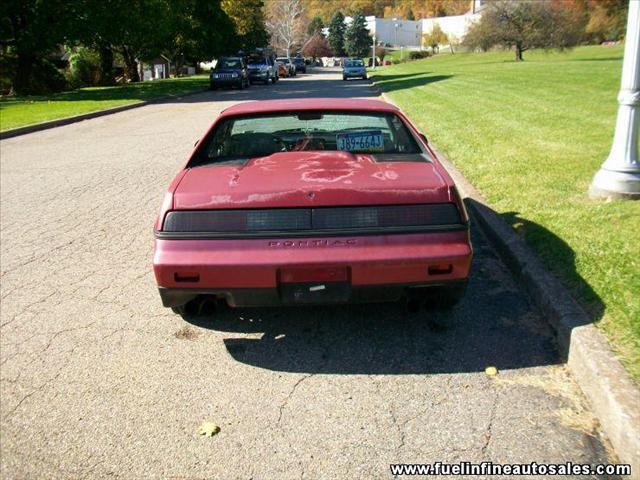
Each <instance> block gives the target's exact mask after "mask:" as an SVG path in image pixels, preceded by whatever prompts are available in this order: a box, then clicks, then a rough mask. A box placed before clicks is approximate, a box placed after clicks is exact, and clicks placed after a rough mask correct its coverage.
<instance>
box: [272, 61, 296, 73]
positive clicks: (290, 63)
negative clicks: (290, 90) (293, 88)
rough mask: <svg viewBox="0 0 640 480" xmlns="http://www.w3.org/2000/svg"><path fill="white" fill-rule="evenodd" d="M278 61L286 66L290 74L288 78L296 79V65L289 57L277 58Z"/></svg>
mask: <svg viewBox="0 0 640 480" xmlns="http://www.w3.org/2000/svg"><path fill="white" fill-rule="evenodd" d="M276 60H277V61H278V62H282V63H284V64H285V65H286V67H287V70H288V72H289V74H288V75H287V76H289V77H295V76H296V66H295V65H294V63H293V61H292V60H291V59H290V58H289V57H278V58H276Z"/></svg>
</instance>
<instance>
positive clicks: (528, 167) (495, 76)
mask: <svg viewBox="0 0 640 480" xmlns="http://www.w3.org/2000/svg"><path fill="white" fill-rule="evenodd" d="M622 55H623V48H622V47H621V46H615V47H601V46H590V47H580V48H576V49H575V50H572V51H570V52H567V53H553V52H548V53H547V52H543V51H530V52H525V61H524V62H521V63H516V62H514V61H513V56H514V55H513V53H512V52H491V53H465V54H456V55H450V54H447V53H443V54H440V55H437V56H435V57H433V58H429V59H426V60H420V61H415V62H410V63H406V64H401V65H394V66H388V67H383V68H381V69H378V70H376V72H375V74H373V72H372V74H373V75H374V79H375V80H376V82H377V84H378V85H379V86H380V88H381V89H382V90H383V91H385V92H387V93H388V94H389V95H390V97H391V98H392V99H393V100H394V101H396V102H397V103H398V104H399V105H400V106H401V107H402V109H403V110H404V111H405V112H406V113H407V114H408V115H409V116H410V117H411V118H412V119H413V120H414V121H415V122H416V123H417V124H418V125H419V127H420V128H421V129H422V130H423V131H424V133H425V134H427V136H428V137H430V139H431V140H432V141H433V143H434V144H435V145H436V146H437V148H439V149H440V150H441V151H443V152H444V153H445V154H446V155H447V156H448V157H449V158H450V159H451V160H452V161H453V162H454V163H455V164H456V166H457V167H458V168H459V169H460V170H461V171H462V172H463V173H464V174H465V176H466V177H467V178H468V179H469V180H470V181H471V182H472V183H473V184H474V185H476V187H478V189H479V190H480V191H481V192H482V193H483V194H484V195H485V197H486V198H487V200H488V202H489V204H490V206H491V207H492V208H493V209H494V210H496V211H497V212H499V213H500V214H501V215H502V217H503V218H504V219H505V220H506V221H507V222H509V223H510V224H511V225H512V226H513V227H514V228H515V229H516V230H517V231H518V233H520V234H521V235H522V236H523V237H524V238H525V240H526V241H527V242H528V243H529V245H530V246H531V247H533V249H534V250H535V251H536V253H537V254H538V256H539V257H540V258H541V259H542V260H543V261H544V263H545V264H546V265H547V266H548V268H549V269H550V270H551V271H552V272H553V273H555V274H556V275H557V276H558V277H559V278H561V279H562V280H563V281H564V282H565V284H566V285H567V286H568V287H569V288H570V289H571V290H572V292H573V294H574V296H575V297H576V298H577V299H578V300H580V301H581V302H582V303H583V305H584V306H585V307H586V308H587V310H588V311H589V312H590V313H591V314H592V316H593V319H594V321H595V322H596V323H597V325H598V326H599V327H600V328H602V330H603V331H604V332H605V333H606V334H607V336H608V338H609V340H610V342H611V344H612V345H613V347H614V349H615V350H616V352H617V353H618V354H619V355H620V357H621V359H622V361H623V363H624V364H625V366H626V367H627V369H628V370H629V371H630V372H631V374H632V375H633V376H634V377H635V378H636V380H640V242H639V241H638V235H640V201H637V202H631V201H626V202H625V201H616V202H602V201H593V200H590V199H589V198H588V196H587V190H588V187H589V184H590V182H591V179H592V178H593V175H594V173H595V172H596V171H597V170H598V168H599V167H600V165H601V163H602V161H603V160H604V159H605V158H606V156H607V154H608V153H609V148H610V146H611V140H612V138H613V131H614V126H615V116H616V112H617V101H616V96H617V94H618V89H619V87H620V74H621V67H622Z"/></svg>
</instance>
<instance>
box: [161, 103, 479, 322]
mask: <svg viewBox="0 0 640 480" xmlns="http://www.w3.org/2000/svg"><path fill="white" fill-rule="evenodd" d="M155 237H156V240H155V253H154V258H153V268H154V272H155V276H156V280H157V283H158V287H159V290H160V296H161V298H162V303H163V305H164V306H165V307H171V308H172V309H173V310H174V311H175V312H177V313H180V314H184V313H185V312H186V311H187V310H186V309H187V305H189V304H190V302H191V301H192V300H194V299H196V298H197V297H198V296H200V295H214V296H216V297H218V298H220V299H225V300H226V301H227V303H228V304H229V305H231V306H263V305H283V304H322V303H343V302H352V301H393V300H399V299H401V298H408V299H412V300H413V301H416V300H423V299H425V300H426V299H428V300H429V301H430V302H434V303H435V304H436V305H438V306H442V307H447V306H451V305H453V304H455V302H456V301H457V300H458V299H459V298H460V297H461V296H462V295H463V293H464V290H465V286H466V282H467V278H468V276H469V270H470V266H471V257H472V250H471V244H470V240H469V221H468V217H467V213H466V211H465V208H464V205H463V203H462V201H461V199H460V196H459V195H458V192H457V190H456V187H455V185H454V183H453V181H452V180H451V177H450V176H449V175H448V173H447V172H446V170H445V169H444V168H443V167H442V165H441V164H440V163H439V161H438V159H437V158H436V155H435V154H434V152H433V150H431V148H430V147H429V145H428V144H427V141H426V138H425V137H424V135H422V134H421V133H419V132H418V130H417V129H416V128H415V127H414V126H413V125H411V123H410V122H409V120H408V119H407V118H406V117H405V116H404V115H403V114H402V112H400V111H399V110H398V109H397V108H396V107H394V106H393V105H391V104H388V103H384V102H380V101H376V100H356V99H347V100H345V99H296V100H267V101H260V102H249V103H242V104H238V105H236V106H233V107H231V108H229V109H227V110H225V111H224V112H223V113H222V114H221V115H220V116H219V117H218V119H217V120H216V121H215V122H214V123H213V125H212V126H211V127H210V128H209V130H208V131H207V132H206V133H205V135H204V136H203V137H202V138H201V140H200V141H199V142H198V144H197V146H196V147H195V148H194V150H193V152H192V153H191V156H190V158H189V160H188V161H187V162H186V164H185V166H184V168H183V169H182V170H181V171H180V172H179V173H178V175H177V176H176V177H175V178H174V180H173V182H171V185H170V186H169V191H168V192H167V193H166V195H165V198H164V202H163V203H162V208H161V210H160V214H159V216H158V219H157V222H156V224H155Z"/></svg>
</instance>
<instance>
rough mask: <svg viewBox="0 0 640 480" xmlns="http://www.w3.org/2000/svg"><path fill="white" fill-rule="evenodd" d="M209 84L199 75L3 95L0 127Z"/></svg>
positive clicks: (141, 99) (74, 113)
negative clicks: (50, 91)
mask: <svg viewBox="0 0 640 480" xmlns="http://www.w3.org/2000/svg"><path fill="white" fill-rule="evenodd" d="M208 84H209V79H208V77H207V76H205V75H197V76H193V77H184V78H171V79H167V80H157V81H153V82H140V83H132V84H128V85H119V86H114V87H89V88H81V89H78V90H73V91H69V92H62V93H56V94H53V95H46V96H25V97H17V96H16V97H1V98H0V130H9V129H12V128H17V127H23V126H25V125H31V124H35V123H41V122H46V121H48V120H56V119H59V118H66V117H73V116H74V115H80V114H83V113H89V112H94V111H96V110H104V109H105V108H113V107H119V106H121V105H128V104H132V103H138V102H141V101H144V100H150V99H152V98H157V97H162V96H165V95H179V94H183V93H187V92H190V91H193V90H199V89H203V88H205V87H206V86H207V85H208Z"/></svg>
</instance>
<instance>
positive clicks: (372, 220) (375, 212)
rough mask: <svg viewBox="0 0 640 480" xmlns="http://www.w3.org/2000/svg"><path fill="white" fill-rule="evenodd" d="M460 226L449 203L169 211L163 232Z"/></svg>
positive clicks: (459, 220)
mask: <svg viewBox="0 0 640 480" xmlns="http://www.w3.org/2000/svg"><path fill="white" fill-rule="evenodd" d="M460 223H462V220H461V218H460V214H459V211H458V208H457V207H456V205H454V204H453V203H439V204H428V205H383V206H372V207H368V206H367V207H320V208H280V209H252V210H192V211H173V212H169V213H168V214H167V216H166V218H165V222H164V228H163V230H164V231H165V232H214V233H229V232H269V231H271V232H274V231H277V232H282V231H285V232H286V231H301V230H308V231H312V232H322V231H330V230H339V229H359V228H376V227H378V228H381V229H384V228H393V227H420V226H425V227H427V226H437V225H458V224H460Z"/></svg>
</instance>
